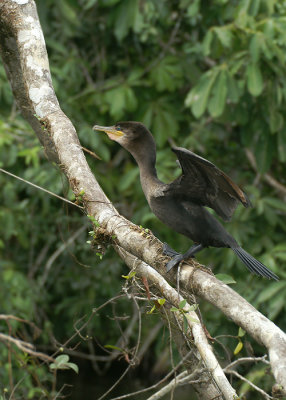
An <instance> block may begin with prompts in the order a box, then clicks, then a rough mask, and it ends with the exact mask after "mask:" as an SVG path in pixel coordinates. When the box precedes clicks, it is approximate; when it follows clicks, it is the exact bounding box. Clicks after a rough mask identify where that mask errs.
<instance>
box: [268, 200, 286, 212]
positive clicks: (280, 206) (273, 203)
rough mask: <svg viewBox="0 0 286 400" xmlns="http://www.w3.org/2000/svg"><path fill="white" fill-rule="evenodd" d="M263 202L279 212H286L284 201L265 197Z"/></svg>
mask: <svg viewBox="0 0 286 400" xmlns="http://www.w3.org/2000/svg"><path fill="white" fill-rule="evenodd" d="M263 201H264V203H266V204H268V205H270V206H271V207H273V208H276V209H277V210H281V211H284V212H286V203H285V202H284V201H282V200H279V199H275V198H273V197H264V199H263Z"/></svg>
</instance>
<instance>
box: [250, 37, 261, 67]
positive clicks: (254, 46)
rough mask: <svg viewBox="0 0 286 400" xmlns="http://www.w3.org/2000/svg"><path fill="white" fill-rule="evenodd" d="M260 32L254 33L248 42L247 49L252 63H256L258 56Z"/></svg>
mask: <svg viewBox="0 0 286 400" xmlns="http://www.w3.org/2000/svg"><path fill="white" fill-rule="evenodd" d="M260 37H261V34H258V33H256V34H254V35H253V36H252V38H251V40H250V43H249V51H250V55H251V59H252V62H253V63H257V62H258V61H259V58H260V52H261V46H260Z"/></svg>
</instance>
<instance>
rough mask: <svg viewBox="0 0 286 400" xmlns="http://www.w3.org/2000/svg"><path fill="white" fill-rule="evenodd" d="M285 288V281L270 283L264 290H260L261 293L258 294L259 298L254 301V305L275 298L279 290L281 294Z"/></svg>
mask: <svg viewBox="0 0 286 400" xmlns="http://www.w3.org/2000/svg"><path fill="white" fill-rule="evenodd" d="M285 288H286V282H285V281H279V282H272V283H271V284H269V285H268V286H267V287H266V288H265V289H263V290H262V292H261V293H260V294H259V296H258V297H257V299H256V303H257V304H261V303H265V302H266V301H268V300H270V299H272V298H273V296H275V295H276V294H277V293H279V292H280V291H281V290H283V292H284V290H285ZM281 295H282V293H281Z"/></svg>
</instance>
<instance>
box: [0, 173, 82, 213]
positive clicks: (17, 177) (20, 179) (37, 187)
mask: <svg viewBox="0 0 286 400" xmlns="http://www.w3.org/2000/svg"><path fill="white" fill-rule="evenodd" d="M0 171H1V172H3V173H4V174H6V175H9V176H12V177H13V178H15V179H18V180H19V181H21V182H25V183H27V184H28V185H30V186H33V187H34V188H36V189H39V190H42V191H43V192H45V193H48V194H49V195H51V196H54V197H57V198H58V199H60V200H62V201H64V202H66V203H68V204H71V205H73V206H75V207H78V208H81V209H84V207H82V206H79V205H78V204H76V203H73V202H72V201H70V200H67V199H65V198H64V197H62V196H59V195H57V194H55V193H53V192H50V191H49V190H47V189H44V188H43V187H41V186H38V185H36V184H35V183H32V182H29V181H27V180H26V179H24V178H21V177H20V176H17V175H14V174H12V173H11V172H8V171H6V170H5V169H3V168H0Z"/></svg>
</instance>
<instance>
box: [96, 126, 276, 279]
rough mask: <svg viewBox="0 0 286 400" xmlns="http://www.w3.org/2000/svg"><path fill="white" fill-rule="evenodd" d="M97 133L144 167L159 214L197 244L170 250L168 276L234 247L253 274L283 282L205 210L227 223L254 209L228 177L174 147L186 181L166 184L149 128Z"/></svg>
mask: <svg viewBox="0 0 286 400" xmlns="http://www.w3.org/2000/svg"><path fill="white" fill-rule="evenodd" d="M93 129H94V130H98V131H104V132H105V133H107V135H108V136H109V138H110V139H111V140H114V141H116V142H118V143H119V144H120V145H121V146H123V147H124V148H125V149H126V150H128V151H129V152H130V153H131V154H132V156H133V157H134V158H135V160H136V162H137V164H138V166H139V170H140V180H141V185H142V189H143V192H144V194H145V196H146V199H147V201H148V203H149V206H150V208H151V210H152V211H153V213H154V214H155V215H156V216H157V217H158V218H159V219H160V220H161V221H162V222H164V223H165V224H166V225H167V226H169V227H170V228H172V229H173V230H174V231H176V232H178V233H181V234H182V235H184V236H187V237H188V238H190V239H192V240H193V241H194V242H195V244H194V245H193V246H192V247H191V248H190V249H189V250H188V251H187V252H186V253H185V254H179V253H177V252H176V251H174V250H173V249H171V248H170V247H169V246H168V245H167V244H165V245H164V252H165V254H167V255H169V256H171V257H172V259H171V260H170V261H169V262H168V263H167V265H166V267H167V271H169V270H170V269H171V268H173V267H174V266H175V265H177V264H179V263H180V261H182V260H185V259H187V258H189V257H192V256H194V254H195V253H197V252H198V251H200V250H202V249H203V248H205V247H209V246H213V247H228V248H231V249H232V250H233V251H234V253H235V254H236V255H237V256H238V257H239V258H240V259H241V261H242V262H243V263H244V264H245V265H246V266H247V268H248V269H249V270H250V271H251V272H253V273H255V274H257V275H261V276H265V277H266V278H268V279H271V278H272V279H275V280H278V279H279V278H278V276H277V275H275V274H274V273H273V272H271V271H270V270H269V269H268V268H267V267H266V266H265V265H264V264H262V263H261V262H260V261H258V260H256V259H255V258H254V257H252V256H251V255H250V254H248V253H247V252H246V251H245V250H243V249H242V248H241V247H240V246H239V245H238V243H237V242H236V240H235V239H234V238H233V237H232V236H231V235H230V234H229V233H228V232H227V231H226V230H225V229H224V227H223V226H222V225H221V224H220V223H219V222H218V221H217V220H216V218H214V217H213V216H212V215H211V214H210V213H209V212H208V211H207V209H206V208H205V207H204V206H207V207H210V208H212V209H214V210H215V212H216V213H217V214H218V215H219V216H220V217H221V218H222V219H223V220H225V221H229V220H230V219H231V217H232V214H233V213H234V211H235V209H236V207H237V205H238V203H239V202H241V203H242V204H243V205H244V207H249V206H250V205H251V203H250V201H249V199H248V198H247V196H246V194H245V193H244V192H243V191H242V190H241V189H240V188H239V187H238V186H237V185H236V184H235V183H234V182H233V181H232V180H231V179H230V178H229V177H228V176H227V175H226V174H225V173H224V172H222V171H221V170H220V169H219V168H217V167H216V166H215V165H214V164H212V163H211V162H210V161H208V160H206V159H204V158H202V157H200V156H198V155H197V154H195V153H192V152H191V151H189V150H186V149H184V148H182V147H173V148H172V150H173V152H174V153H175V154H176V155H177V157H178V161H179V164H180V167H181V169H182V175H181V176H180V177H179V178H177V179H175V180H174V181H173V182H171V183H169V184H165V183H163V182H161V181H160V180H159V179H158V177H157V172H156V168H155V164H156V144H155V141H154V138H153V136H152V134H151V133H150V132H149V130H148V129H147V128H146V127H145V126H144V125H143V124H141V123H140V122H132V121H128V122H119V123H117V124H116V125H114V126H110V127H107V126H98V125H95V126H94V127H93Z"/></svg>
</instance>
